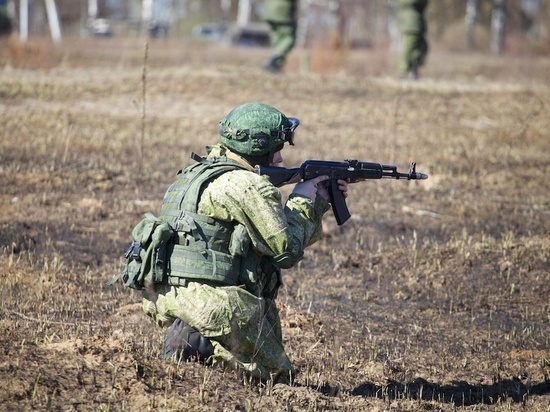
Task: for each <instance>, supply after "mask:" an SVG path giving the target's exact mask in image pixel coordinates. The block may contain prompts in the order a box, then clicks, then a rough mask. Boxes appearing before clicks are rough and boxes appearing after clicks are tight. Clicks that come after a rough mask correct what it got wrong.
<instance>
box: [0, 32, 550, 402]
mask: <svg viewBox="0 0 550 412" xmlns="http://www.w3.org/2000/svg"><path fill="white" fill-rule="evenodd" d="M267 54H268V51H267V50H265V49H236V48H227V47H226V48H224V47H220V46H216V45H212V44H206V45H205V44H203V45H197V44H191V43H186V42H173V41H164V40H163V41H158V42H151V43H150V44H149V47H148V52H147V58H146V59H145V58H144V57H145V47H144V42H143V41H140V40H135V39H134V40H116V39H104V40H87V41H75V40H72V41H71V40H70V39H69V40H66V41H65V42H64V43H63V45H62V46H58V47H56V48H52V47H50V46H48V45H47V44H45V43H41V42H39V41H36V40H33V41H31V42H29V43H28V45H26V46H21V45H18V44H16V43H15V42H13V41H3V42H2V43H1V44H0V63H1V68H0V181H1V184H0V211H1V213H0V247H1V249H0V270H1V276H0V410H1V411H27V410H52V411H148V410H151V411H152V410H161V411H264V410H268V411H273V412H275V411H457V410H460V411H462V410H467V411H540V412H543V411H549V410H550V264H549V257H550V235H549V233H550V184H549V176H550V59H549V58H540V57H538V58H535V57H526V56H515V57H512V56H503V57H494V56H484V55H470V54H464V53H462V54H458V53H455V54H450V53H446V52H444V51H441V50H437V48H434V49H433V50H432V52H431V54H430V56H429V59H428V63H427V66H426V67H425V69H424V70H423V71H422V75H423V77H422V78H421V79H420V80H419V81H416V82H410V81H400V80H397V79H396V77H395V73H394V67H395V65H394V63H395V62H394V60H395V58H394V57H392V56H391V55H389V54H387V53H385V52H382V51H377V50H354V51H346V52H339V53H336V52H329V51H322V50H320V49H313V50H310V51H304V50H296V51H295V52H293V54H292V58H291V60H290V62H289V64H288V68H287V72H286V73H285V74H282V75H272V74H267V73H264V72H262V71H261V69H260V68H259V67H260V66H261V63H262V61H263V60H264V58H265V57H266V56H267ZM144 61H146V64H144ZM247 101H262V102H266V103H269V104H272V105H274V106H276V107H278V108H280V109H281V110H282V111H283V112H285V113H286V114H288V115H292V116H297V117H299V118H300V119H301V120H302V125H301V126H300V128H299V129H298V133H297V145H296V146H294V147H292V148H288V149H286V150H285V153H284V154H285V165H286V166H289V167H290V166H297V165H299V164H300V163H301V162H302V161H303V160H305V159H308V158H312V159H326V160H344V159H346V158H357V159H361V160H364V161H374V162H379V163H386V164H394V165H396V166H398V167H399V169H402V170H403V171H405V170H406V169H407V168H408V164H409V162H413V161H414V162H417V168H418V171H421V172H424V173H428V174H429V176H430V177H429V179H428V180H426V181H421V182H407V181H395V180H383V181H368V182H362V183H358V184H356V185H353V186H352V187H351V188H350V196H349V198H348V204H349V208H350V211H351V213H352V218H351V219H350V220H349V221H348V222H347V223H346V224H344V225H343V226H341V227H338V226H337V225H336V223H335V221H334V218H333V217H332V215H330V214H329V216H328V217H327V218H326V224H325V226H324V231H325V236H324V238H323V239H322V240H321V241H320V242H318V243H317V244H315V245H314V246H312V247H311V248H310V249H309V250H308V251H307V252H306V255H305V258H304V259H303V261H302V262H301V263H300V264H299V265H298V266H297V267H295V268H294V269H292V270H287V271H285V272H284V275H283V276H284V282H285V284H284V287H283V288H282V290H281V293H280V296H279V305H280V309H281V317H282V322H283V333H284V339H285V345H286V348H287V352H288V354H289V356H290V358H291V359H292V360H293V362H294V363H295V365H296V367H297V368H298V369H299V371H300V374H299V375H298V377H297V381H296V384H295V385H293V386H285V385H269V384H267V385H262V386H257V385H256V386H254V385H250V384H249V383H247V382H245V381H243V380H241V379H239V378H238V377H237V375H236V374H235V373H234V372H232V371H222V370H217V369H210V368H207V367H204V366H202V365H200V364H194V363H187V364H172V363H170V362H167V361H165V360H162V359H159V356H158V354H159V349H160V348H161V343H162V338H163V331H162V330H160V329H159V328H157V327H156V325H154V324H153V323H152V321H150V320H149V319H148V318H146V317H145V316H144V315H143V314H142V312H141V308H140V298H139V295H138V293H137V292H135V291H132V290H129V289H125V288H124V286H123V285H121V284H120V283H118V284H116V285H114V286H108V285H106V282H107V281H108V280H109V279H110V278H111V277H112V276H113V275H114V274H115V273H117V272H118V271H119V270H120V269H121V267H122V254H123V252H124V251H125V249H126V247H127V245H128V243H129V242H130V232H131V229H132V228H133V226H134V225H135V224H136V223H137V222H138V221H139V220H140V219H141V217H142V216H143V214H144V213H145V212H149V211H150V212H153V213H157V212H158V210H159V207H160V204H161V200H162V196H163V194H164V191H165V190H166V188H167V186H168V185H169V184H170V183H171V182H172V180H173V178H174V175H175V172H176V171H177V170H178V169H179V168H181V167H183V166H185V165H187V164H189V163H190V162H191V160H190V159H189V155H190V153H191V151H196V152H198V153H204V151H203V147H204V146H205V145H207V144H211V143H214V142H216V141H217V122H218V121H219V120H220V119H221V118H222V117H223V116H224V115H225V114H226V113H227V112H228V111H229V110H230V109H232V108H233V107H234V106H236V105H238V104H241V103H243V102H247ZM283 192H284V193H286V192H287V189H286V188H285V189H283Z"/></svg>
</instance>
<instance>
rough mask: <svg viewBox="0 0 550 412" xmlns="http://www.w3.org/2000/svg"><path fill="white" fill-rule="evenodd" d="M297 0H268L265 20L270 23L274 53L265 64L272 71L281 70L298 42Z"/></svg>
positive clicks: (270, 36)
mask: <svg viewBox="0 0 550 412" xmlns="http://www.w3.org/2000/svg"><path fill="white" fill-rule="evenodd" d="M297 3H298V2H297V0H266V1H265V10H264V20H265V21H266V22H267V24H268V25H269V38H270V41H271V49H272V55H271V57H270V59H269V60H268V61H267V62H266V63H265V64H264V68H265V69H267V70H270V71H274V72H278V71H280V70H281V69H282V68H283V66H284V64H285V61H286V58H287V55H288V54H289V53H290V51H291V50H292V48H293V47H294V45H295V43H296V30H297V26H298V25H297V21H296V7H297Z"/></svg>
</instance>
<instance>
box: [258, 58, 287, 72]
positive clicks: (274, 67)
mask: <svg viewBox="0 0 550 412" xmlns="http://www.w3.org/2000/svg"><path fill="white" fill-rule="evenodd" d="M283 64H284V59H283V58H282V57H281V56H277V55H274V56H271V57H270V58H269V59H267V60H266V62H265V63H264V65H263V68H264V70H267V71H270V72H272V73H279V72H280V71H281V70H282V69H283Z"/></svg>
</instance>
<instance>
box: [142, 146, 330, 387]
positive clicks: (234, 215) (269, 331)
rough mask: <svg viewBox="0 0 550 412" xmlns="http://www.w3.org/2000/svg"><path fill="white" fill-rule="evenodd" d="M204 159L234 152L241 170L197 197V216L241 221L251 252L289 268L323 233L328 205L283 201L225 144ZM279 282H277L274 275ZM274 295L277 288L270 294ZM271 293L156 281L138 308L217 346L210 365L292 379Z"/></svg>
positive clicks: (306, 200)
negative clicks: (181, 324)
mask: <svg viewBox="0 0 550 412" xmlns="http://www.w3.org/2000/svg"><path fill="white" fill-rule="evenodd" d="M207 150H208V158H209V159H213V158H220V157H224V156H228V157H231V158H232V159H234V160H236V161H238V162H239V163H240V164H241V165H242V166H244V167H245V168H246V169H248V170H246V169H236V170H233V171H229V172H226V173H223V174H222V175H221V176H219V177H217V178H215V179H214V180H213V181H212V182H211V183H210V184H209V185H208V186H207V188H206V189H205V190H204V192H203V194H202V196H201V197H200V202H199V205H198V210H197V211H198V213H200V214H201V215H205V216H209V217H212V218H214V219H216V220H219V221H225V222H229V221H234V222H238V223H239V224H241V225H243V226H244V227H245V228H246V232H247V234H248V236H249V237H250V240H251V243H252V245H253V250H254V252H255V254H257V255H259V256H267V257H277V256H284V259H283V261H284V264H283V266H282V267H291V266H292V265H294V264H295V263H296V262H297V261H299V260H300V259H301V257H302V254H303V250H304V248H305V247H307V246H309V245H311V244H312V243H314V242H315V241H317V240H318V239H319V238H320V236H321V232H322V230H321V219H322V216H323V214H324V213H325V212H326V211H327V210H328V208H329V205H328V203H327V202H326V201H325V200H324V199H323V198H322V197H321V196H317V197H316V200H315V201H312V200H310V199H309V198H307V197H304V196H300V195H290V197H289V199H288V200H287V202H286V204H285V205H284V206H283V205H282V203H281V194H280V192H279V190H278V189H277V188H276V187H274V186H273V185H272V184H271V183H270V182H269V180H268V178H267V177H265V176H259V175H258V174H256V173H254V172H253V171H252V168H251V166H250V165H249V164H248V163H247V162H246V161H244V160H243V159H242V158H240V157H239V156H238V155H236V154H235V153H233V152H231V151H228V149H227V148H226V147H225V146H223V145H216V146H211V147H208V148H207ZM277 282H278V284H277V285H276V287H278V285H279V282H280V279H277ZM275 292H276V291H275ZM275 295H276V293H275V294H273V295H272V296H263V295H261V294H258V293H256V292H254V291H249V290H246V289H245V288H244V287H242V286H214V285H209V284H207V283H204V282H194V281H190V282H188V283H187V284H186V285H185V286H170V285H168V284H166V283H162V284H156V285H154V290H147V289H145V290H144V291H143V309H144V311H145V313H146V314H148V315H149V316H151V317H152V318H153V319H154V320H155V321H156V322H157V323H158V324H159V325H161V326H169V325H170V324H171V323H172V322H173V321H174V319H175V318H179V319H181V320H183V321H184V322H185V323H187V324H188V325H190V326H191V327H192V328H194V329H195V330H197V331H199V332H200V333H201V334H202V335H203V336H205V337H207V338H209V339H210V341H211V342H212V345H213V346H214V355H213V356H212V357H211V360H212V363H213V364H214V365H229V366H233V367H236V368H238V369H242V370H245V371H246V372H248V373H249V374H250V375H251V376H253V377H258V378H261V379H270V378H275V379H277V378H278V377H280V378H281V379H288V378H289V377H290V378H291V377H292V375H293V374H294V370H293V368H292V365H291V362H290V360H289V359H288V357H287V355H286V353H285V351H284V348H283V342H282V333H281V324H280V319H279V314H278V310H277V307H276V305H275V303H274V298H275Z"/></svg>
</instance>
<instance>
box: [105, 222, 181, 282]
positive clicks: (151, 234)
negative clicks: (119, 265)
mask: <svg viewBox="0 0 550 412" xmlns="http://www.w3.org/2000/svg"><path fill="white" fill-rule="evenodd" d="M175 234H176V232H175V231H174V229H172V227H171V226H170V225H169V224H168V223H166V222H165V221H163V220H161V219H158V218H156V217H155V216H154V215H153V214H152V213H146V214H145V218H144V219H143V220H141V222H139V223H138V224H137V225H136V226H135V227H134V230H132V239H133V241H132V243H131V244H130V247H129V248H128V250H127V251H126V253H125V254H124V257H125V258H126V266H125V267H124V270H123V271H122V272H121V273H120V274H119V275H117V276H115V278H114V279H113V280H112V281H111V283H114V282H116V280H117V279H118V277H120V276H122V280H123V281H124V285H125V286H127V287H129V288H132V289H137V290H141V289H143V288H144V287H145V286H146V285H147V284H150V283H160V282H162V281H163V279H164V276H165V274H166V270H167V265H168V260H169V258H170V252H171V248H172V244H173V242H174V238H175Z"/></svg>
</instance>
